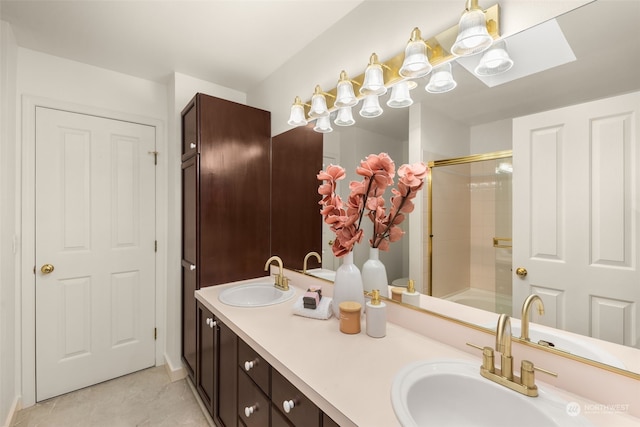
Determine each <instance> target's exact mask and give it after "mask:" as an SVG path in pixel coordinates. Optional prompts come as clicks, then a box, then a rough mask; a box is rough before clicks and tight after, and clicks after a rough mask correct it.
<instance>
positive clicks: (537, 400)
mask: <svg viewBox="0 0 640 427" xmlns="http://www.w3.org/2000/svg"><path fill="white" fill-rule="evenodd" d="M538 392H539V395H538V397H527V396H524V395H522V394H520V393H517V392H515V391H513V390H510V389H508V388H506V387H504V386H502V385H499V384H497V383H494V382H492V381H490V380H488V379H486V378H483V377H482V376H480V362H478V363H477V364H474V363H471V362H468V361H462V360H452V359H451V360H425V361H419V362H416V363H413V364H410V365H407V366H405V367H404V368H402V369H401V370H400V371H399V372H398V373H397V374H396V376H395V378H394V380H393V384H392V386H391V403H392V405H393V410H394V411H395V414H396V417H397V418H398V420H399V421H400V424H401V425H402V426H403V427H412V426H421V427H422V426H456V427H458V426H476V427H483V426H491V427H496V426H519V427H528V426H531V427H534V426H535V427H538V426H558V427H560V426H562V427H570V426H591V425H592V424H591V423H590V422H589V421H588V420H586V419H585V418H584V417H583V416H581V415H574V413H573V412H572V411H571V410H570V409H571V408H573V405H576V404H575V403H569V402H565V401H563V400H562V399H560V398H558V397H557V396H554V395H552V394H550V393H547V392H545V391H544V390H540V389H539V390H538ZM570 412H571V413H572V415H569V413H570Z"/></svg>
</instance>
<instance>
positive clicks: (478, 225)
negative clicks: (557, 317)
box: [427, 151, 513, 313]
mask: <svg viewBox="0 0 640 427" xmlns="http://www.w3.org/2000/svg"><path fill="white" fill-rule="evenodd" d="M429 166H430V168H431V169H430V176H429V182H428V194H427V197H428V199H429V203H428V209H429V213H428V218H429V225H428V230H429V231H428V237H429V254H428V256H429V269H428V277H429V282H428V286H427V289H428V291H427V294H428V295H431V296H434V297H437V298H443V299H446V300H449V301H452V302H457V303H459V304H465V305H468V306H470V307H475V308H479V309H482V310H487V311H492V312H495V313H512V311H513V310H512V303H511V294H512V292H511V262H512V261H511V260H512V254H511V245H512V243H511V242H512V237H511V216H512V214H511V211H512V209H511V176H512V173H513V166H512V162H511V151H501V152H496V153H489V154H486V155H481V156H468V157H462V158H456V159H446V160H438V161H433V162H430V163H429Z"/></svg>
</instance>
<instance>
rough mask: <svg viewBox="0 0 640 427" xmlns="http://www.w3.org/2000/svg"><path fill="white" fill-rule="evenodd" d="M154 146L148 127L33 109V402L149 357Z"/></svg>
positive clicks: (135, 366)
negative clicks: (34, 289) (48, 268)
mask: <svg viewBox="0 0 640 427" xmlns="http://www.w3.org/2000/svg"><path fill="white" fill-rule="evenodd" d="M154 147H155V128H153V127H151V126H145V125H140V124H135V123H129V122H123V121H118V120H112V119H106V118H102V117H95V116H88V115H83V114H77V113H70V112H65V111H60V110H54V109H49V108H42V107H37V109H36V191H35V194H36V202H35V205H36V254H35V259H36V266H35V274H36V399H37V400H38V401H41V400H44V399H47V398H50V397H52V396H56V395H59V394H62V393H66V392H69V391H72V390H76V389H79V388H82V387H85V386H88V385H92V384H95V383H98V382H101V381H105V380H108V379H111V378H114V377H117V376H120V375H124V374H127V373H130V372H133V371H136V370H140V369H143V368H146V367H149V366H153V365H154V363H155V337H154V327H155V165H154V156H153V154H150V153H153V152H154V150H155V149H154ZM46 265H51V266H53V271H51V272H49V273H47V269H46Z"/></svg>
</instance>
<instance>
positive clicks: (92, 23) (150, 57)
mask: <svg viewBox="0 0 640 427" xmlns="http://www.w3.org/2000/svg"><path fill="white" fill-rule="evenodd" d="M361 2H362V0H347V1H343V0H340V1H339V2H338V1H335V0H296V1H291V0H288V1H270V0H269V1H268V0H256V1H247V0H227V1H225V0H200V1H191V0H171V1H169V0H128V1H118V0H108V1H96V0H74V1H58V0H17V1H16V0H14V1H6V0H1V1H0V16H1V18H2V20H4V21H7V22H9V23H10V24H11V27H12V29H13V32H14V34H15V37H16V41H17V44H18V45H19V46H20V47H24V48H28V49H32V50H36V51H40V52H45V53H48V54H51V55H55V56H59V57H62V58H67V59H71V60H75V61H79V62H83V63H86V64H90V65H95V66H97V67H101V68H105V69H109V70H113V71H118V72H122V73H125V74H129V75H132V76H137V77H141V78H144V79H148V80H152V81H157V82H161V83H162V82H166V80H167V78H168V77H169V76H170V75H172V74H173V72H174V71H175V72H179V73H183V74H187V75H189V76H192V77H196V78H199V79H202V80H207V81H210V82H213V83H216V84H219V85H221V86H225V87H228V88H231V89H235V90H238V91H241V92H248V91H249V90H250V89H251V88H252V87H254V86H256V85H257V84H259V83H260V82H261V81H262V80H264V79H265V78H266V77H268V76H269V75H270V74H271V73H273V72H274V71H275V70H276V69H278V68H279V67H280V66H281V65H282V64H283V63H285V62H286V61H287V59H289V58H290V57H292V56H293V55H295V54H296V53H297V52H298V51H300V50H301V49H302V48H303V47H304V46H306V45H307V44H308V43H310V42H311V41H312V40H313V39H315V38H316V37H318V35H320V34H322V33H323V32H325V31H326V30H327V29H328V28H330V27H331V26H332V25H333V24H335V22H337V21H339V20H340V19H341V18H342V17H343V16H344V15H346V14H348V13H349V12H350V11H351V10H352V9H354V8H355V7H356V6H358V5H359V4H360V3H361ZM292 35H293V36H292Z"/></svg>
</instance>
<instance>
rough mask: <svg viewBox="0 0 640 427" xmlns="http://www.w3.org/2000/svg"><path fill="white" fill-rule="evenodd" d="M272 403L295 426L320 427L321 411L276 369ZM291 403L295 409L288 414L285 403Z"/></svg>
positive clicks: (274, 371)
mask: <svg viewBox="0 0 640 427" xmlns="http://www.w3.org/2000/svg"><path fill="white" fill-rule="evenodd" d="M271 401H272V402H273V405H274V406H275V407H276V408H277V410H278V411H280V412H281V413H282V415H284V416H285V417H286V418H287V419H288V420H289V421H290V422H291V423H292V424H293V425H295V426H298V427H320V419H321V418H320V417H321V412H320V409H319V408H318V407H317V406H316V405H315V404H314V403H313V402H312V401H311V400H309V399H308V398H307V396H305V395H304V394H302V393H301V392H300V390H298V389H297V388H296V387H295V386H294V385H293V384H291V383H290V382H289V381H288V380H287V379H286V378H285V377H283V376H282V375H281V374H280V373H279V372H278V371H276V370H275V369H272V370H271ZM289 401H293V403H294V407H293V408H291V409H290V411H289V413H287V412H286V411H285V409H284V402H289Z"/></svg>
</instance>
